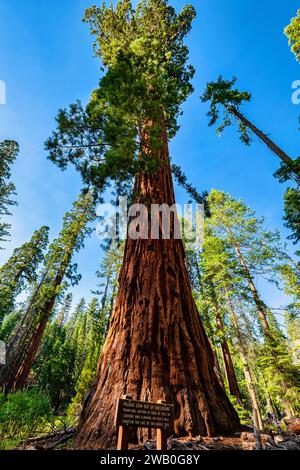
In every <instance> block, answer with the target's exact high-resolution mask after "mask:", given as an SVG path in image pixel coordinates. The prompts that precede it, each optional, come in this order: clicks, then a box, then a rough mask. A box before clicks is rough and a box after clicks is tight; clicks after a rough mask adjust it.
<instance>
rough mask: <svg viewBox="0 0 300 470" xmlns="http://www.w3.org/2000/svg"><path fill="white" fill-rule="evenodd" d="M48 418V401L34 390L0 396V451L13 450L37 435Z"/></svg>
mask: <svg viewBox="0 0 300 470" xmlns="http://www.w3.org/2000/svg"><path fill="white" fill-rule="evenodd" d="M50 417H51V408H50V404H49V399H48V397H47V396H46V395H45V394H44V393H41V392H40V391H38V390H36V389H32V390H28V391H24V392H17V393H12V394H9V395H7V396H5V395H3V394H0V449H1V450H6V449H11V448H15V447H16V446H18V445H19V443H20V442H21V441H22V440H25V439H28V438H29V437H30V436H34V435H36V434H38V433H39V432H40V431H41V430H43V427H44V426H45V424H46V423H47V421H49V419H50Z"/></svg>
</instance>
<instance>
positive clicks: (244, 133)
mask: <svg viewBox="0 0 300 470" xmlns="http://www.w3.org/2000/svg"><path fill="white" fill-rule="evenodd" d="M235 82H236V78H233V79H232V80H228V81H227V80H223V78H222V77H221V76H220V77H219V78H218V80H217V81H216V82H209V83H208V84H207V86H206V90H205V92H204V94H203V95H202V97H201V100H202V101H203V102H207V101H209V102H210V111H209V112H208V116H209V117H210V122H209V125H210V126H213V125H214V124H216V123H217V122H218V120H219V118H220V114H221V112H222V111H223V120H222V122H221V124H219V125H218V127H217V134H220V133H222V132H223V131H224V129H225V128H226V127H228V126H231V125H232V123H233V121H237V122H238V124H239V131H240V139H241V141H242V142H243V143H244V144H246V145H249V144H250V143H251V140H252V138H251V132H252V133H253V134H255V135H256V136H257V137H258V138H259V140H261V141H262V142H264V143H265V144H266V146H267V147H268V148H269V149H270V150H271V152H273V153H274V154H275V155H277V157H278V158H279V159H280V160H281V168H280V170H279V171H278V174H282V173H285V174H287V173H289V175H290V178H292V179H293V180H294V181H296V182H298V184H299V182H300V158H297V159H296V160H293V159H292V158H291V157H289V156H288V155H287V154H286V153H285V152H284V151H283V150H282V149H281V148H279V147H278V146H277V145H276V144H275V143H274V142H273V141H272V140H271V139H270V138H269V137H268V136H267V135H266V134H264V133H263V132H262V131H261V130H259V129H258V128H257V127H256V126H255V125H254V124H253V123H252V122H251V121H249V120H248V119H247V118H246V117H245V116H244V114H243V113H242V112H241V110H240V108H241V106H242V104H243V103H244V102H249V101H250V100H251V94H250V93H249V92H247V91H243V92H241V91H239V90H238V89H237V88H233V86H234V84H235Z"/></svg>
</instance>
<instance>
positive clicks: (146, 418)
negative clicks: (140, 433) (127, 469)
mask: <svg viewBox="0 0 300 470" xmlns="http://www.w3.org/2000/svg"><path fill="white" fill-rule="evenodd" d="M115 425H116V426H117V427H118V428H119V432H118V450H127V449H128V440H129V428H130V427H136V428H149V429H156V430H157V450H167V439H168V434H169V433H170V432H172V431H173V429H174V405H170V404H167V403H165V402H163V401H162V400H160V401H159V402H157V403H150V402H145V401H137V400H132V399H131V397H128V396H127V397H121V398H119V400H118V403H117V410H116V417H115Z"/></svg>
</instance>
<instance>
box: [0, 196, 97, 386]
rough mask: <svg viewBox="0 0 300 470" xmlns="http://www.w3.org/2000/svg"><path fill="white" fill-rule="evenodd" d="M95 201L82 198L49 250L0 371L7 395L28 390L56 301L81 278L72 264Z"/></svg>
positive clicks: (0, 378) (66, 217) (65, 219)
mask: <svg viewBox="0 0 300 470" xmlns="http://www.w3.org/2000/svg"><path fill="white" fill-rule="evenodd" d="M94 217H95V215H94V198H93V195H92V193H91V192H87V193H86V194H83V195H81V196H80V197H79V199H78V200H77V201H75V203H74V204H73V208H72V210H71V211H70V212H68V213H67V214H66V215H65V217H64V223H63V229H62V231H61V233H60V235H59V237H58V239H56V240H55V241H54V242H53V243H52V244H51V245H50V247H49V251H48V253H47V255H46V257H45V268H44V270H43V273H42V275H41V278H40V280H39V282H38V285H37V287H36V289H35V291H34V292H33V294H32V297H31V299H30V301H29V304H28V306H27V309H26V311H25V313H24V316H23V318H22V321H21V324H20V325H19V327H18V328H17V330H16V331H15V333H14V334H13V336H12V338H11V339H10V341H9V343H8V347H7V362H6V364H5V365H4V366H2V367H1V369H0V386H1V388H2V389H3V390H4V391H5V393H8V392H9V391H11V390H19V389H22V388H24V387H25V386H26V383H27V380H28V377H29V374H30V370H31V367H32V364H33V362H34V359H35V356H36V354H37V351H38V349H39V347H40V344H41V341H42V338H43V334H44V331H45V328H46V326H47V323H48V321H49V318H50V316H51V313H52V310H53V307H54V304H55V302H56V300H57V298H58V297H59V296H60V295H61V294H62V293H63V291H64V290H65V289H66V288H67V287H68V285H69V283H71V284H73V285H75V284H77V283H78V281H79V279H80V277H79V276H78V275H76V265H74V266H73V265H72V264H71V260H72V257H73V255H74V253H75V252H76V251H78V250H80V249H81V248H82V247H83V244H84V239H85V237H86V236H87V235H88V234H89V233H91V228H89V226H88V223H89V222H90V221H91V220H93V219H94Z"/></svg>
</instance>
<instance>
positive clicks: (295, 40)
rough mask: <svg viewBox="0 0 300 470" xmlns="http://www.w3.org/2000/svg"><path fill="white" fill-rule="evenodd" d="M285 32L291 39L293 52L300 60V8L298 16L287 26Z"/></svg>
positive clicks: (290, 44)
mask: <svg viewBox="0 0 300 470" xmlns="http://www.w3.org/2000/svg"><path fill="white" fill-rule="evenodd" d="M284 34H285V35H286V36H287V38H288V40H289V46H291V51H292V53H293V54H294V55H295V57H296V60H297V61H298V62H300V9H299V10H298V11H297V16H295V17H294V18H292V19H291V22H290V24H289V25H288V26H287V27H286V28H285V30H284Z"/></svg>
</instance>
